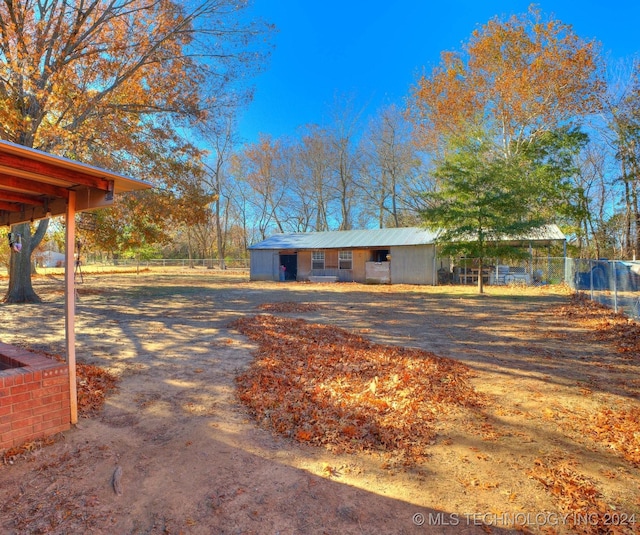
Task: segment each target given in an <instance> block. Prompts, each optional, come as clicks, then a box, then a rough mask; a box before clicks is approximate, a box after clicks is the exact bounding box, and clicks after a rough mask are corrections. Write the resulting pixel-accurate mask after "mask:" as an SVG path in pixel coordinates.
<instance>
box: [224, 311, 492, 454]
mask: <svg viewBox="0 0 640 535" xmlns="http://www.w3.org/2000/svg"><path fill="white" fill-rule="evenodd" d="M231 326H232V327H234V328H237V329H238V330H239V331H240V332H242V333H243V334H245V335H246V336H248V337H249V338H250V339H252V340H254V341H256V342H257V343H258V344H259V350H258V354H257V357H256V360H255V361H254V363H253V364H252V366H251V367H250V368H249V369H248V370H247V371H246V372H245V373H243V374H242V375H240V376H239V377H238V378H237V385H238V396H239V398H240V400H241V401H242V403H244V404H245V405H246V406H247V407H248V408H249V410H250V411H251V413H252V414H253V416H254V417H255V418H256V420H257V421H258V422H259V423H261V424H262V425H264V426H266V427H269V428H271V429H273V430H274V431H276V432H277V433H279V434H283V435H285V436H289V437H292V438H294V439H296V440H299V441H303V442H309V443H311V444H314V445H322V446H324V447H327V448H329V449H331V450H334V451H347V452H353V451H368V452H373V451H385V452H390V453H393V454H395V455H397V456H398V457H401V458H402V459H403V462H404V463H406V464H411V463H413V462H416V461H418V460H419V459H422V458H424V457H425V456H426V455H427V451H428V446H429V445H430V444H431V443H432V442H433V440H434V438H435V435H436V432H435V423H436V421H437V419H438V414H440V413H443V412H446V411H448V410H450V409H451V408H453V407H472V406H478V405H480V404H481V403H482V400H481V397H480V396H479V394H477V393H476V392H475V391H474V389H473V388H472V386H471V385H470V384H469V382H468V380H467V378H468V376H469V368H468V367H467V366H466V365H464V364H462V363H459V362H456V361H454V360H451V359H446V358H443V357H438V356H436V355H434V354H433V353H429V352H427V351H423V350H419V349H411V348H403V347H396V346H389V345H380V344H375V343H373V342H371V341H369V340H367V339H365V338H363V337H361V336H358V335H356V334H352V333H350V332H348V331H345V330H343V329H339V328H336V327H334V326H330V325H319V324H311V323H308V322H306V321H304V320H301V319H291V318H278V317H275V316H271V315H261V316H255V317H250V318H243V319H240V320H238V321H236V322H234V323H233V324H232V325H231Z"/></svg>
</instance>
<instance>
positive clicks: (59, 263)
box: [35, 251, 65, 267]
mask: <svg viewBox="0 0 640 535" xmlns="http://www.w3.org/2000/svg"><path fill="white" fill-rule="evenodd" d="M64 259H65V255H64V254H63V253H58V252H56V251H43V252H41V253H36V254H35V261H36V265H37V266H39V267H64Z"/></svg>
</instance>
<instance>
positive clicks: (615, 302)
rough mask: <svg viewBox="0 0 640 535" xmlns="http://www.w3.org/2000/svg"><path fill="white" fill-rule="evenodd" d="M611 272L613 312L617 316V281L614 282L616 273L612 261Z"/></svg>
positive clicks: (614, 264)
mask: <svg viewBox="0 0 640 535" xmlns="http://www.w3.org/2000/svg"><path fill="white" fill-rule="evenodd" d="M611 264H612V266H611V268H612V269H611V271H612V272H613V311H614V312H615V313H616V314H617V313H618V281H617V280H616V279H617V278H618V277H617V273H616V261H615V260H612V261H611Z"/></svg>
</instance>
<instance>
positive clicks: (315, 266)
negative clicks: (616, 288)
mask: <svg viewBox="0 0 640 535" xmlns="http://www.w3.org/2000/svg"><path fill="white" fill-rule="evenodd" d="M437 236H438V232H437V231H432V230H427V229H425V228H422V227H408V228H388V229H369V230H346V231H328V232H305V233H292V234H275V235H273V236H271V237H269V238H267V239H266V240H263V241H261V242H259V243H256V244H254V245H251V246H250V247H249V252H250V255H251V263H250V276H251V280H281V281H282V280H297V281H307V280H310V281H353V282H363V283H393V284H428V285H436V284H438V273H439V272H442V271H443V270H444V271H449V268H450V265H449V259H446V258H438V256H437V251H436V238H437ZM504 241H505V242H509V243H510V244H517V245H522V246H527V245H531V244H532V243H534V242H535V243H536V244H537V245H540V244H543V245H544V244H550V243H558V242H563V243H564V241H565V236H564V234H563V233H562V232H561V231H560V229H559V228H558V227H557V226H556V225H548V226H546V227H544V228H542V229H539V230H537V231H535V232H532V233H531V234H530V235H527V236H521V237H508V238H505V239H504Z"/></svg>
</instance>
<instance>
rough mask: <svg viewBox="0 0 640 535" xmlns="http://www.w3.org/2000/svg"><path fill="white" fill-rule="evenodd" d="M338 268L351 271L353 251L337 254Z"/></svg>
mask: <svg viewBox="0 0 640 535" xmlns="http://www.w3.org/2000/svg"><path fill="white" fill-rule="evenodd" d="M338 267H339V268H340V269H353V251H340V252H339V253H338Z"/></svg>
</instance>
